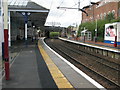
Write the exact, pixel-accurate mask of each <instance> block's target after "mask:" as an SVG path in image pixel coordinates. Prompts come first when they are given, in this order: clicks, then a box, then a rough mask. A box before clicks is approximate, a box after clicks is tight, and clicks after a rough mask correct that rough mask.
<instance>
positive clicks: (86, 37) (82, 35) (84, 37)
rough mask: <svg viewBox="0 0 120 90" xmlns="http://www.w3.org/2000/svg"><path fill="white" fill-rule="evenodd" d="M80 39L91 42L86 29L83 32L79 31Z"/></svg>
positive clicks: (89, 33) (89, 34) (90, 35)
mask: <svg viewBox="0 0 120 90" xmlns="http://www.w3.org/2000/svg"><path fill="white" fill-rule="evenodd" d="M81 38H82V40H88V41H89V40H92V33H91V32H90V31H88V30H87V29H84V30H83V31H81Z"/></svg>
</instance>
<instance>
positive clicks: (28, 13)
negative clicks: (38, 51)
mask: <svg viewBox="0 0 120 90" xmlns="http://www.w3.org/2000/svg"><path fill="white" fill-rule="evenodd" d="M30 14H31V13H30V12H22V15H23V16H24V22H25V43H26V47H27V23H28V16H29V15H30Z"/></svg>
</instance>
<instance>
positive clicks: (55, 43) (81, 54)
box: [45, 39, 120, 88]
mask: <svg viewBox="0 0 120 90" xmlns="http://www.w3.org/2000/svg"><path fill="white" fill-rule="evenodd" d="M45 41H46V43H47V44H48V45H49V46H50V47H51V48H53V49H54V50H55V51H56V52H58V53H59V54H60V55H62V56H63V57H65V58H66V59H67V60H69V61H70V62H71V63H73V64H74V65H76V66H77V67H78V68H80V69H83V68H85V69H84V70H87V71H89V72H90V73H92V74H90V75H91V76H92V78H94V76H95V77H97V78H99V80H98V82H99V81H101V84H105V85H103V86H104V87H106V88H111V87H112V88H116V87H117V88H120V84H119V74H120V73H119V72H120V70H119V64H117V63H112V62H111V61H109V60H106V59H105V58H103V57H99V56H96V55H93V54H91V53H88V52H86V51H84V50H82V49H81V50H80V49H77V48H75V47H73V46H72V45H70V44H67V43H65V42H63V41H61V40H56V39H55V40H53V39H52V40H51V39H46V40H45ZM107 61H108V62H107ZM84 70H83V71H84ZM85 72H86V71H85ZM86 73H88V72H86ZM88 74H89V73H88ZM93 74H94V76H93ZM96 80H97V79H96ZM103 82H104V83H103ZM106 83H107V85H106Z"/></svg>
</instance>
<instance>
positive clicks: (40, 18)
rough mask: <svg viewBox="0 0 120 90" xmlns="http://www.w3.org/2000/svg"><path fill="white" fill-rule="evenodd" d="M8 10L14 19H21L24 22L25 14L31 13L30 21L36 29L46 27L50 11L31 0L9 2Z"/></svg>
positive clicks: (10, 0) (9, 0)
mask: <svg viewBox="0 0 120 90" xmlns="http://www.w3.org/2000/svg"><path fill="white" fill-rule="evenodd" d="M8 8H9V11H10V15H11V17H12V18H19V19H20V20H21V22H22V21H23V22H24V17H23V13H25V12H26V13H29V16H28V20H29V21H30V22H31V23H32V24H33V25H35V26H36V27H40V26H44V24H45V22H46V18H47V16H48V13H49V9H46V8H44V7H43V6H41V5H38V4H37V3H35V2H32V1H31V0H8Z"/></svg>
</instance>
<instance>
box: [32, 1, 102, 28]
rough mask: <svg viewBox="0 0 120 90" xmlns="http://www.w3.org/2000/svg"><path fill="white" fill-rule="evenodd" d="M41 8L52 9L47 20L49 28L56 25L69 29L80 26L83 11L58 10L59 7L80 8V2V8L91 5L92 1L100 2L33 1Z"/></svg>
mask: <svg viewBox="0 0 120 90" xmlns="http://www.w3.org/2000/svg"><path fill="white" fill-rule="evenodd" d="M32 1H34V2H36V3H38V4H40V5H41V6H43V7H45V8H48V9H50V13H49V15H48V18H47V20H46V24H45V25H47V26H51V25H55V26H62V27H68V26H70V25H74V26H75V25H76V24H78V25H79V24H80V22H81V11H78V10H77V9H74V10H73V9H66V10H65V9H57V7H73V8H75V7H76V8H77V7H78V1H80V2H81V3H80V7H81V8H82V7H83V6H86V5H88V4H90V1H92V2H97V1H100V0H32Z"/></svg>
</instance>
